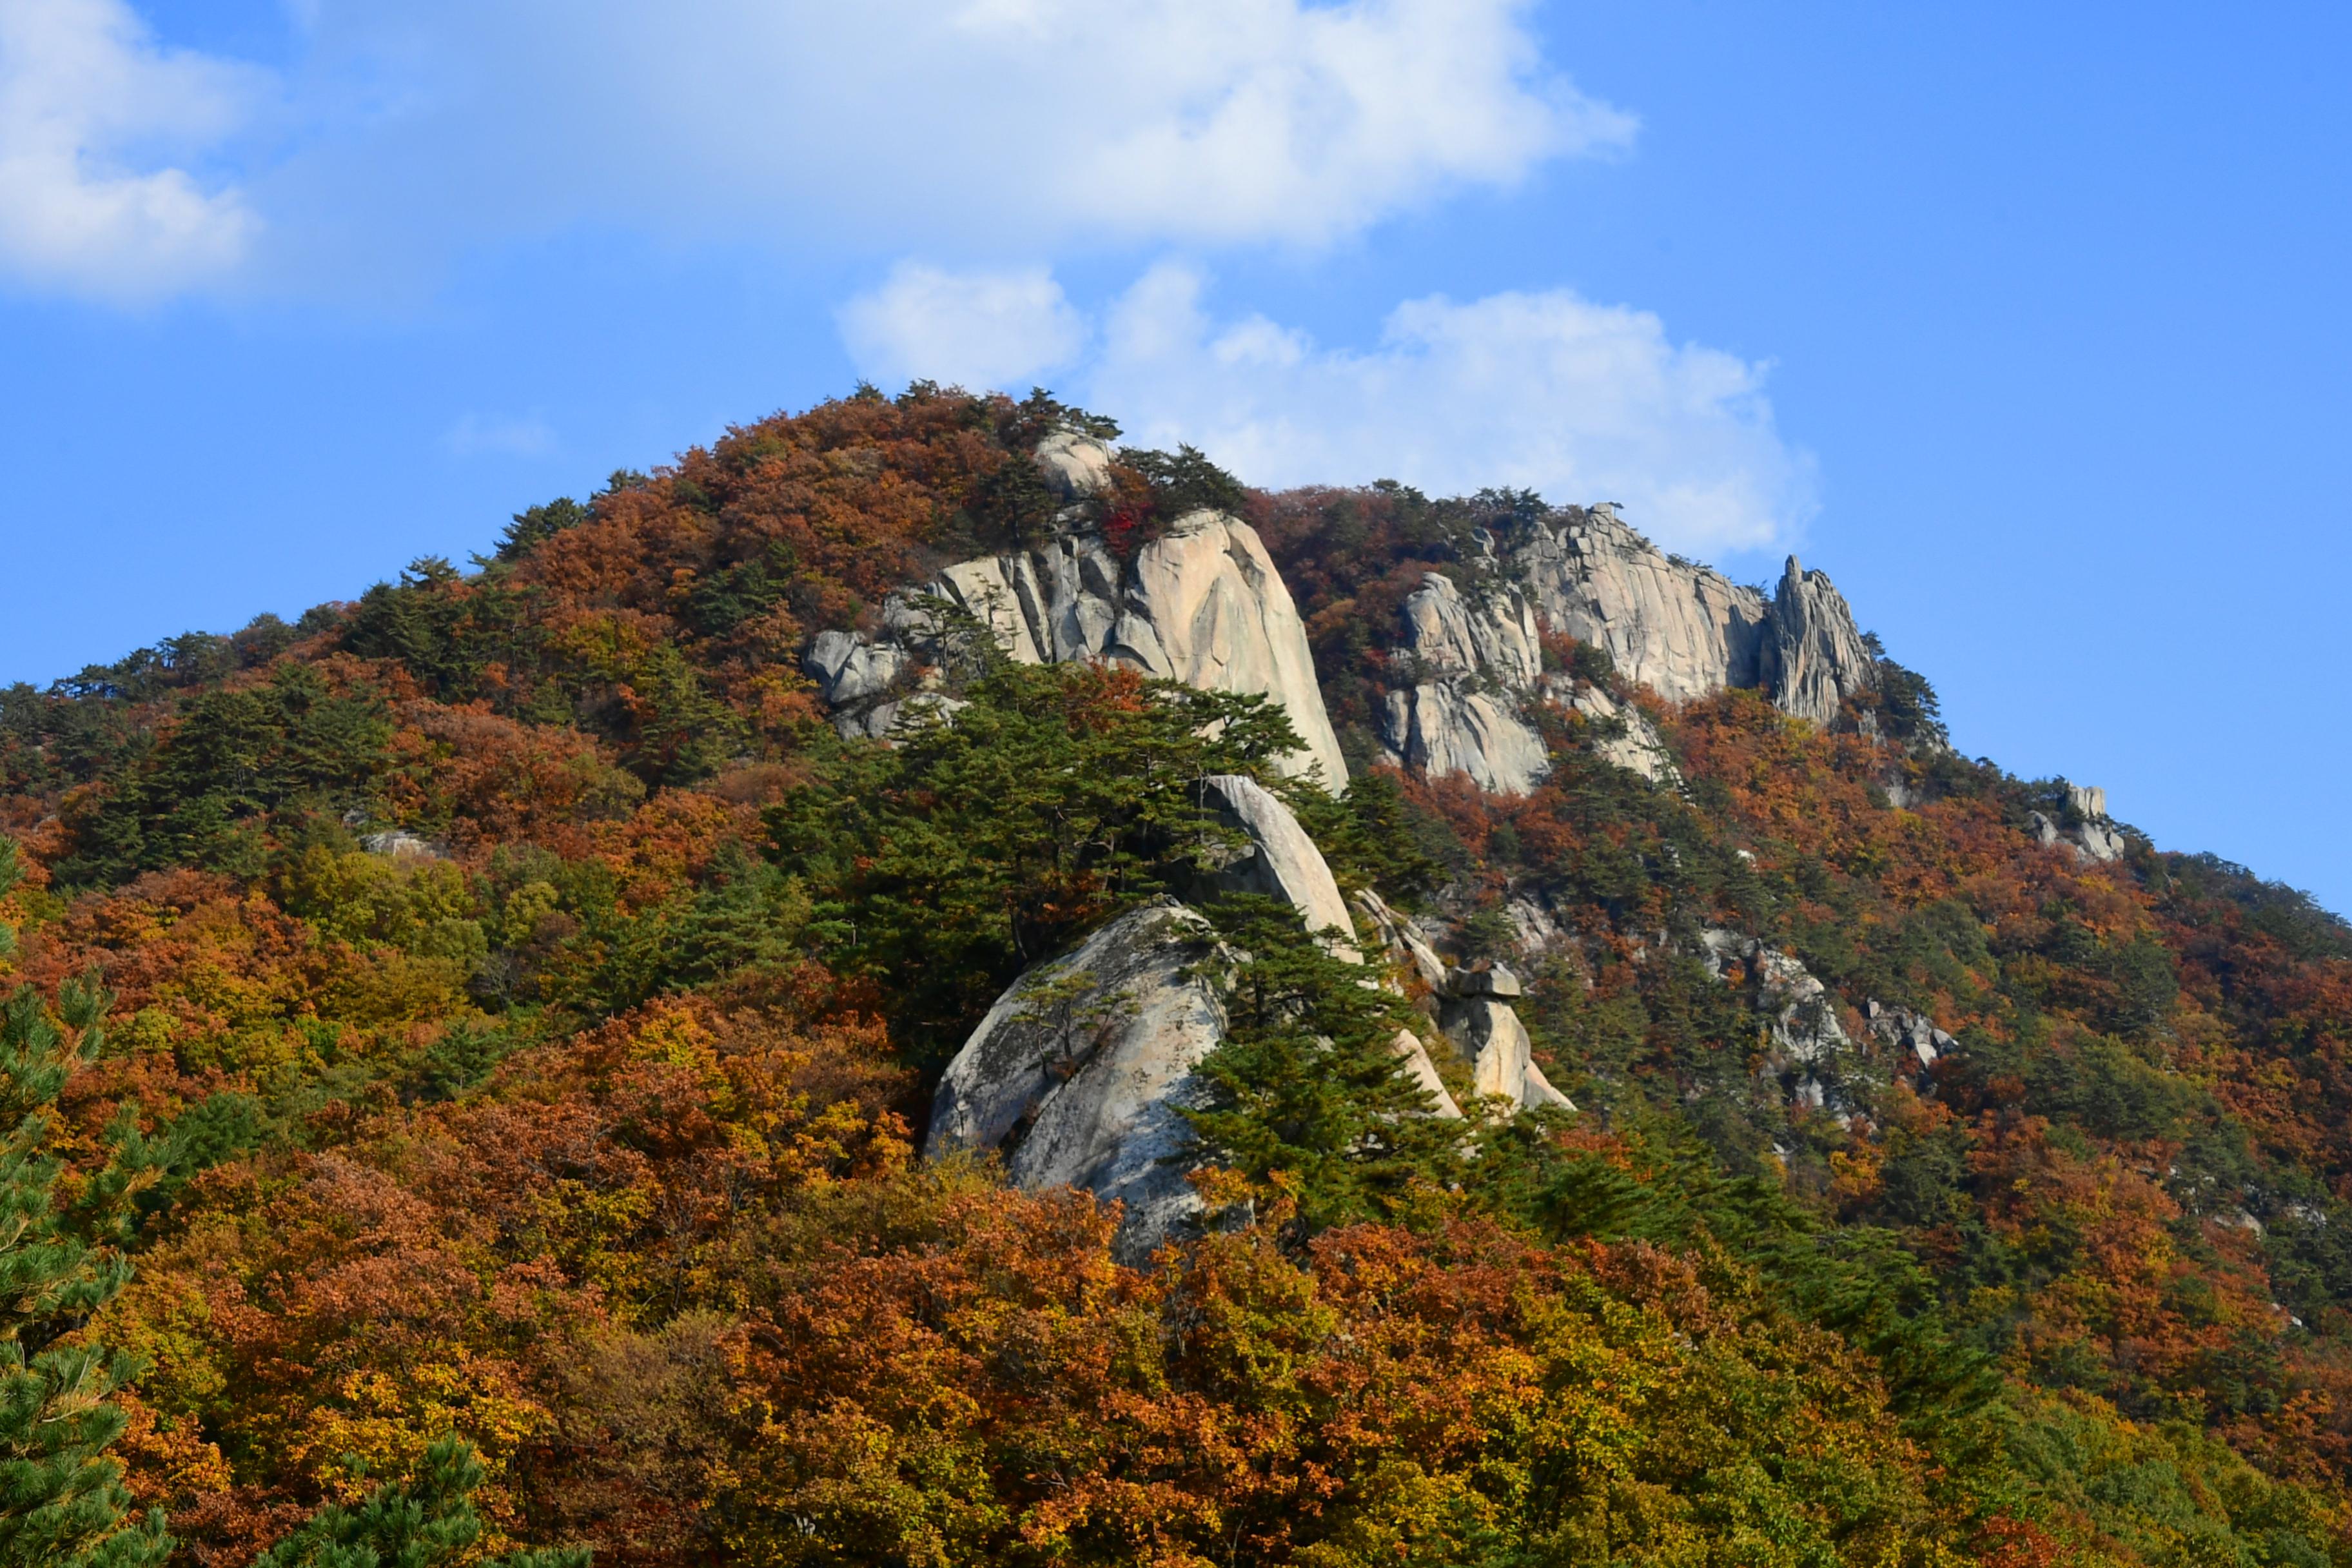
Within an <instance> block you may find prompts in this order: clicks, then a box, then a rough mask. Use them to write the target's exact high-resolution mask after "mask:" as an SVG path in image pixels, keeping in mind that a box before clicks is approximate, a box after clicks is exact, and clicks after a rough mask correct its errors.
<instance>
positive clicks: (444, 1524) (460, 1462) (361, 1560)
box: [254, 1436, 589, 1568]
mask: <svg viewBox="0 0 2352 1568" xmlns="http://www.w3.org/2000/svg"><path fill="white" fill-rule="evenodd" d="M481 1484H482V1464H481V1461H480V1460H479V1459H478V1458H475V1456H474V1449H473V1445H471V1444H469V1443H467V1441H466V1440H465V1439H464V1438H462V1437H455V1436H451V1437H444V1438H442V1439H441V1440H440V1441H439V1442H437V1443H436V1444H434V1445H433V1446H432V1447H430V1448H427V1449H426V1450H425V1468H424V1470H423V1472H422V1473H421V1474H419V1475H418V1476H417V1478H416V1479H415V1480H414V1481H412V1482H410V1483H409V1484H408V1485H406V1486H389V1485H387V1486H381V1487H378V1488H376V1489H375V1490H373V1492H370V1493H369V1494H368V1496H367V1500H365V1501H364V1502H362V1503H361V1504H360V1506H359V1507H357V1508H355V1509H349V1508H344V1507H342V1506H341V1504H338V1503H330V1504H329V1505H328V1506H327V1507H325V1508H322V1509H320V1510H319V1511H318V1512H317V1513H315V1514H313V1515H311V1516H310V1521H308V1522H307V1523H305V1524H304V1525H303V1526H302V1528H301V1529H299V1530H298V1531H295V1532H294V1533H293V1534H291V1535H289V1536H288V1537H286V1539H284V1540H283V1541H280V1542H278V1544H277V1545H275V1546H273V1547H271V1548H270V1549H269V1550H268V1551H267V1552H263V1553H262V1554H261V1556H260V1557H259V1558H258V1559H257V1560H256V1561H255V1563H254V1568H439V1565H440V1564H443V1563H455V1562H456V1561H457V1558H458V1554H459V1553H460V1552H464V1551H465V1550H466V1548H467V1547H469V1546H471V1545H472V1544H473V1543H474V1542H475V1541H476V1540H478V1538H479V1537H480V1535H481V1533H482V1521H481V1518H480V1516H479V1515H478V1514H477V1513H476V1512H475V1511H474V1501H473V1498H474V1490H475V1489H476V1488H478V1487H479V1486H480V1485H481ZM588 1563H589V1554H588V1552H587V1551H586V1550H585V1549H583V1548H580V1547H564V1548H559V1549H556V1550H551V1551H528V1552H514V1553H512V1554H511V1555H509V1556H505V1557H500V1558H496V1559H494V1560H492V1561H490V1562H488V1563H483V1564H482V1568H588Z"/></svg>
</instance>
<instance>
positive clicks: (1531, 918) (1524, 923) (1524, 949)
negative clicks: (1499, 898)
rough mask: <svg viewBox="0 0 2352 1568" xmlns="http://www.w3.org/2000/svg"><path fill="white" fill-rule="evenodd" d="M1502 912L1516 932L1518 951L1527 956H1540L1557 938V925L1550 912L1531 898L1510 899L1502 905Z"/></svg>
mask: <svg viewBox="0 0 2352 1568" xmlns="http://www.w3.org/2000/svg"><path fill="white" fill-rule="evenodd" d="M1503 912H1504V913H1505V914H1507V915H1508V916H1510V918H1511V927H1512V929H1513V930H1514V931H1517V933H1518V948H1519V952H1521V953H1523V954H1525V955H1526V956H1528V957H1529V958H1540V957H1542V956H1543V955H1544V954H1545V953H1546V952H1549V951H1550V950H1551V946H1552V944H1553V943H1554V942H1558V941H1559V924H1558V923H1557V922H1556V921H1553V920H1552V918H1551V912H1550V911H1549V910H1546V909H1545V908H1544V907H1543V906H1542V905H1541V904H1539V903H1538V902H1536V901H1535V900H1533V899H1512V900H1509V901H1507V903H1505V904H1504V905H1503Z"/></svg>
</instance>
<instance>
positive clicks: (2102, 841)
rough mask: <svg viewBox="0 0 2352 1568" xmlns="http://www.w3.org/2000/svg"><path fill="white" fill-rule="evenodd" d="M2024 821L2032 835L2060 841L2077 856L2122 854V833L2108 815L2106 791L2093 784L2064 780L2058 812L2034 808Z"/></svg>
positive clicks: (2107, 858) (2092, 857)
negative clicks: (2064, 787)
mask: <svg viewBox="0 0 2352 1568" xmlns="http://www.w3.org/2000/svg"><path fill="white" fill-rule="evenodd" d="M2027 822H2028V824H2029V826H2032V830H2033V837H2035V838H2036V839H2038V840H2040V841H2041V842H2042V844H2043V845H2044V846H2046V847H2050V848H2053V849H2054V848H2056V847H2058V846H2060V845H2061V844H2063V845H2065V846H2066V847H2068V848H2070V849H2072V850H2073V851H2074V854H2075V856H2076V858H2080V859H2084V860H2091V861H2099V862H2105V861H2112V860H2120V859H2122V858H2124V850H2125V848H2126V845H2125V843H2124V836H2123V833H2122V831H2121V830H2120V829H2118V828H2117V827H2116V824H2115V820H2114V819H2113V818H2112V817H2110V816H2107V792H2106V791H2105V790H2103V789H2101V788H2099V787H2098V786H2097V785H2096V784H2067V785H2066V804H2065V805H2064V806H2063V808H2061V810H2060V812H2059V814H2058V816H2055V817H2053V816H2051V815H2050V814H2049V813H2047V812H2041V811H2036V812H2032V813H2031V814H2029V816H2028V817H2027Z"/></svg>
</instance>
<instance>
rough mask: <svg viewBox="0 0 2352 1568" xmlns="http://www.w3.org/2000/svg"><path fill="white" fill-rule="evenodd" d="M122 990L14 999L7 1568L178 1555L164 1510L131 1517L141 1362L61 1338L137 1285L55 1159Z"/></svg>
mask: <svg viewBox="0 0 2352 1568" xmlns="http://www.w3.org/2000/svg"><path fill="white" fill-rule="evenodd" d="M107 1002H108V997H107V996H106V994H105V993H103V992H101V991H100V990H98V989H96V988H95V987H89V986H79V985H71V984H68V986H66V987H65V988H64V991H63V993H62V994H61V995H60V996H59V998H58V1008H57V1011H56V1013H55V1015H52V1014H51V1012H50V1011H49V1009H47V1007H45V1006H44V1005H42V1003H41V1000H40V998H39V997H38V996H37V995H36V994H34V993H33V992H32V991H31V990H30V989H29V988H26V989H24V990H20V991H18V992H17V993H16V994H15V995H14V996H12V997H10V998H9V999H8V1000H7V1002H6V1003H5V1005H0V1568H17V1565H18V1564H22V1565H24V1568H35V1565H38V1568H145V1565H147V1564H152V1563H162V1562H163V1559H164V1557H165V1555H166V1554H167V1553H169V1552H170V1551H171V1549H172V1542H171V1538H170V1537H168V1536H166V1535H165V1534H164V1533H163V1515H162V1514H161V1513H160V1512H157V1513H150V1514H149V1515H148V1516H147V1517H146V1518H145V1519H144V1520H143V1521H139V1522H137V1523H128V1522H126V1521H125V1515H126V1514H127V1513H128V1512H129V1510H130V1508H131V1495H130V1493H129V1492H128V1491H127V1490H125V1489H124V1488H123V1485H122V1465H121V1461H120V1460H118V1459H115V1458H112V1457H111V1456H110V1455H109V1454H108V1453H107V1452H106V1450H107V1448H108V1447H109V1446H110V1445H111V1444H112V1443H113V1442H114V1440H115V1439H116V1438H118V1437H120V1436H121V1435H122V1429H123V1426H124V1425H125V1424H126V1421H127V1419H128V1418H127V1417H126V1416H125V1415H123V1413H122V1410H121V1406H120V1405H117V1404H116V1403H115V1402H114V1400H113V1398H112V1395H113V1394H114V1393H115V1392H116V1391H117V1390H118V1389H120V1388H121V1387H122V1386H123V1384H126V1383H127V1382H129V1381H130V1379H131V1377H132V1376H133V1375H134V1374H135V1373H136V1372H137V1370H138V1368H137V1367H136V1366H135V1364H134V1363H132V1362H131V1359H130V1358H129V1357H127V1356H124V1355H121V1354H120V1353H119V1352H112V1351H109V1350H106V1349H104V1348H103V1347H100V1346H97V1345H84V1344H65V1343H59V1342H58V1341H59V1340H60V1338H61V1337H62V1336H64V1335H66V1334H68V1333H69V1332H70V1331H72V1330H74V1329H76V1328H79V1326H80V1325H81V1324H82V1323H84V1322H86V1321H89V1317H90V1315H91V1314H92V1313H94V1312H96V1311H97V1310H99V1309H100V1307H102V1306H104V1305H105V1304H106V1303H107V1302H108V1301H109V1300H111V1299H112V1298H113V1297H114V1295H115V1294H116V1292H118V1291H120V1290H121V1289H122V1287H123V1284H124V1283H125V1282H126V1281H127V1280H128V1279H130V1275H131V1265H130V1263H129V1261H128V1260H127V1259H125V1258H121V1256H119V1255H118V1254H115V1253H112V1252H110V1251H100V1250H99V1249H97V1248H93V1247H90V1246H89V1244H88V1243H87V1242H85V1241H83V1240H81V1239H79V1237H76V1236H74V1235H73V1234H72V1233H71V1232H70V1231H69V1230H68V1228H67V1226H65V1224H64V1223H63V1220H62V1218H61V1216H60V1215H59V1213H58V1206H57V1202H56V1195H55V1190H56V1186H57V1181H58V1170H59V1167H58V1163H57V1162H56V1161H55V1160H52V1159H50V1158H48V1157H47V1154H46V1153H44V1152H43V1151H44V1150H45V1149H46V1147H47V1143H48V1142H49V1132H50V1126H51V1121H52V1118H53V1114H54V1112H53V1108H54V1107H55V1105H56V1103H57V1098H58V1091H59V1090H60V1089H63V1088H64V1087H65V1081H66V1078H67V1075H68V1073H70V1072H71V1071H72V1070H73V1068H74V1067H75V1065H76V1064H77V1063H79V1061H80V1060H82V1058H84V1057H86V1056H88V1055H89V1054H91V1053H93V1052H95V1051H96V1050H97V1049H98V1047H99V1045H100V1041H101V1037H102V1028H101V1026H100V1018H101V1017H102V1016H104V1014H105V1011H106V1005H107Z"/></svg>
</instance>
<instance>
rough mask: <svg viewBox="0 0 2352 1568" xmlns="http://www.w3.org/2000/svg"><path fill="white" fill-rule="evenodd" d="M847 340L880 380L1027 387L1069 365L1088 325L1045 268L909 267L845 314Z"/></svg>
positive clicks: (863, 368)
mask: <svg viewBox="0 0 2352 1568" xmlns="http://www.w3.org/2000/svg"><path fill="white" fill-rule="evenodd" d="M839 319H840V324H841V333H842V338H843V341H844V342H845V343H846V344H847V345H848V348H849V354H850V358H851V359H852V360H853V361H855V362H856V365H857V368H858V370H859V371H860V372H861V373H862V374H865V375H866V376H868V377H870V378H872V379H873V380H875V381H880V382H892V383H897V382H906V381H913V380H917V379H929V380H931V381H937V382H941V383H944V384H950V385H961V386H968V387H972V388H982V387H992V386H1013V387H1022V388H1024V389H1025V386H1026V384H1027V383H1028V382H1029V381H1030V380H1031V379H1032V378H1033V377H1035V376H1039V375H1043V374H1046V373H1047V372H1049V371H1055V370H1058V369H1060V368H1062V367H1063V366H1065V365H1066V364H1068V363H1070V362H1071V361H1072V360H1074V359H1076V357H1077V354H1078V351H1079V349H1080V348H1081V347H1082V346H1083V345H1084V343H1085V338H1086V324H1085V322H1084V321H1081V320H1080V319H1079V316H1078V312H1077V311H1076V310H1075V309H1073V308H1072V306H1071V304H1070V302H1069V300H1068V299H1066V297H1065V296H1064V295H1063V293H1062V286H1061V285H1060V284H1059V283H1057V282H1055V280H1054V275H1053V273H1052V272H1050V271H1049V270H1047V269H1046V268H1043V267H1033V268H1024V269H1021V270H1015V271H1006V272H950V271H946V270H943V269H942V268H937V267H927V266H924V265H922V264H920V263H918V262H910V261H902V262H900V263H899V264H898V266H897V267H896V268H893V269H892V270H891V273H890V276H889V278H888V279H887V281H885V282H884V283H883V285H882V286H881V287H880V288H878V289H874V290H873V291H871V292H870V293H866V294H861V295H859V296H858V297H857V298H856V299H854V300H851V301H850V302H849V303H848V304H847V305H845V306H844V307H843V308H842V310H841V313H840V318H839Z"/></svg>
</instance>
